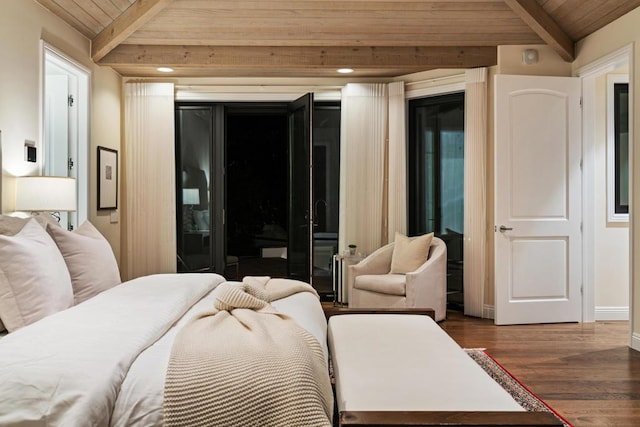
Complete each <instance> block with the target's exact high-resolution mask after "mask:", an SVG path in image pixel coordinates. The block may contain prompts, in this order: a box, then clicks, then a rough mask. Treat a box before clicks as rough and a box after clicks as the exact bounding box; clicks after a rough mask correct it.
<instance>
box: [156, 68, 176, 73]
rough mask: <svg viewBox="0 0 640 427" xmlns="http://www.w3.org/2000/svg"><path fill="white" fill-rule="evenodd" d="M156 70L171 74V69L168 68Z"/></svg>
mask: <svg viewBox="0 0 640 427" xmlns="http://www.w3.org/2000/svg"><path fill="white" fill-rule="evenodd" d="M156 70H158V71H160V72H161V73H173V68H169V67H158V68H156Z"/></svg>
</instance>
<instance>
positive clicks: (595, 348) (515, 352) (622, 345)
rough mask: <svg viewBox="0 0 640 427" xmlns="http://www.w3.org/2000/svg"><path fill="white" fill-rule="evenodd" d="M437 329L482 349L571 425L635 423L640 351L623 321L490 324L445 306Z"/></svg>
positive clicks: (639, 415) (639, 420)
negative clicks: (632, 344)
mask: <svg viewBox="0 0 640 427" xmlns="http://www.w3.org/2000/svg"><path fill="white" fill-rule="evenodd" d="M440 325H441V326H442V328H443V329H444V330H445V331H447V333H449V335H451V337H453V339H454V340H455V341H456V342H457V343H458V344H459V345H460V346H461V347H466V348H486V349H487V352H488V353H489V354H490V355H491V356H492V357H494V358H495V359H496V360H497V361H498V362H499V363H500V364H501V365H502V366H504V367H505V368H506V369H507V370H508V371H509V372H511V373H512V374H513V375H515V376H516V378H518V380H520V381H521V382H522V383H523V384H525V385H526V386H527V387H528V388H529V389H530V390H531V391H532V392H533V393H535V394H536V395H538V396H539V397H540V398H541V399H543V400H544V401H545V402H547V403H548V404H549V405H550V406H551V407H552V408H554V409H555V410H556V411H558V412H559V413H560V414H561V415H562V416H564V417H565V418H566V419H567V420H568V421H569V422H571V423H572V424H573V425H574V426H638V425H640V352H636V351H634V350H631V349H630V348H629V347H628V345H627V343H628V341H629V323H628V322H596V323H568V324H549V325H522V326H495V325H494V324H493V321H491V320H487V319H476V318H471V317H466V316H463V315H462V314H461V313H459V312H452V311H449V312H448V313H447V320H445V321H444V322H442V323H440Z"/></svg>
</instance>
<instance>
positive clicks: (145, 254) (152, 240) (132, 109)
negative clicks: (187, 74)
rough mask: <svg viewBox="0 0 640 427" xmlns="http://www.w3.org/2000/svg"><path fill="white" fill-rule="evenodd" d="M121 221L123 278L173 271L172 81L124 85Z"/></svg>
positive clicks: (174, 245)
mask: <svg viewBox="0 0 640 427" xmlns="http://www.w3.org/2000/svg"><path fill="white" fill-rule="evenodd" d="M124 86H125V87H124V89H125V111H124V128H125V137H124V158H123V163H124V165H123V166H124V169H123V170H124V176H123V179H124V182H125V185H123V186H122V188H123V189H124V191H125V194H124V199H125V205H124V223H123V227H122V228H123V236H122V237H123V248H124V250H125V251H126V253H125V254H124V257H122V258H123V261H124V266H123V267H124V272H125V275H126V279H133V278H136V277H139V276H144V275H148V274H154V273H171V272H175V271H176V213H175V188H176V187H175V155H174V153H175V143H174V106H173V99H174V94H173V84H172V83H140V82H133V83H126V84H125V85H124Z"/></svg>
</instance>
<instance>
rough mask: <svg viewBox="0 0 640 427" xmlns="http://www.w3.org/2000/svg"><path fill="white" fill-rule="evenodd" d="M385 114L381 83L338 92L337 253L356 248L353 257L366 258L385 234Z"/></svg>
mask: <svg viewBox="0 0 640 427" xmlns="http://www.w3.org/2000/svg"><path fill="white" fill-rule="evenodd" d="M387 109H388V101H387V85H386V84H384V83H370V84H369V83H368V84H360V83H349V84H347V85H346V86H345V87H344V88H343V89H342V119H341V131H340V133H341V135H340V141H341V144H340V170H341V173H340V230H339V231H340V232H339V236H340V237H339V239H340V241H339V250H340V251H342V250H344V249H345V248H346V247H347V245H350V244H355V245H357V246H358V249H357V251H358V252H361V253H363V254H370V253H371V252H373V251H374V250H376V249H378V248H379V247H380V246H381V245H382V242H383V240H382V238H383V234H386V230H383V222H382V221H383V209H385V206H384V200H383V199H384V176H385V156H386V152H385V149H386V140H387ZM385 215H386V214H385ZM383 231H384V232H383Z"/></svg>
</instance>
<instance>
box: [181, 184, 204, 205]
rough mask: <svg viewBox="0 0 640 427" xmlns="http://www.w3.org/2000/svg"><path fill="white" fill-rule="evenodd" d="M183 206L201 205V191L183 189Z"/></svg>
mask: <svg viewBox="0 0 640 427" xmlns="http://www.w3.org/2000/svg"><path fill="white" fill-rule="evenodd" d="M182 204H183V205H199V204H200V190H199V189H197V188H183V189H182Z"/></svg>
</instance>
